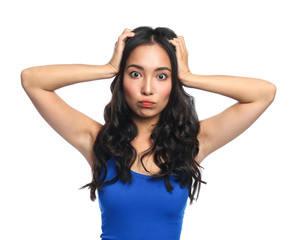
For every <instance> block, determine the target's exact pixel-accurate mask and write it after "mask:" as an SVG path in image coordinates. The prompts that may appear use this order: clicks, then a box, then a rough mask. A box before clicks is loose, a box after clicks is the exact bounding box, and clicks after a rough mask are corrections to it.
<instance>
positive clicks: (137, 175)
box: [130, 169, 153, 178]
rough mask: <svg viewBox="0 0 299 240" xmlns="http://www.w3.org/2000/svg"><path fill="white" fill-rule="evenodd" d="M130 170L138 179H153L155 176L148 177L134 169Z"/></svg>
mask: <svg viewBox="0 0 299 240" xmlns="http://www.w3.org/2000/svg"><path fill="white" fill-rule="evenodd" d="M130 170H131V173H132V174H133V175H134V176H136V177H141V178H151V177H152V176H153V175H146V174H142V173H138V172H135V171H133V170H132V169H130Z"/></svg>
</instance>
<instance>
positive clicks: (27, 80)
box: [21, 68, 33, 89]
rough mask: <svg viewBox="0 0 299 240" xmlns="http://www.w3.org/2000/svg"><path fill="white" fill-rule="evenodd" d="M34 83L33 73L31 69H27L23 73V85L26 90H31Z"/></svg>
mask: <svg viewBox="0 0 299 240" xmlns="http://www.w3.org/2000/svg"><path fill="white" fill-rule="evenodd" d="M32 82H33V73H32V69H31V68H26V69H24V70H23V71H22V72H21V84H22V87H23V88H24V89H26V88H29V87H30V86H31V85H32Z"/></svg>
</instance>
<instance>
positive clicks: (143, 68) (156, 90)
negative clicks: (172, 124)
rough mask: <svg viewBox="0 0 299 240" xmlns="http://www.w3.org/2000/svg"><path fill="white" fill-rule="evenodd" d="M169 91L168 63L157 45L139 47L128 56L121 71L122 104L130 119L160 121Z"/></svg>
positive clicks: (164, 54) (166, 55)
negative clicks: (126, 109)
mask: <svg viewBox="0 0 299 240" xmlns="http://www.w3.org/2000/svg"><path fill="white" fill-rule="evenodd" d="M171 87H172V80H171V63H170V59H169V56H168V54H167V53H166V51H165V50H164V49H163V48H162V47H160V46H159V45H158V44H155V45H140V46H138V47H136V48H135V49H134V50H133V51H132V52H131V54H130V56H129V58H128V60H127V62H126V66H125V69H124V77H123V88H124V97H125V100H126V102H127V104H128V106H129V107H130V109H131V110H132V112H133V114H134V115H133V116H132V117H133V118H136V117H137V118H140V117H141V118H153V119H157V120H158V119H159V116H160V113H161V111H162V110H163V109H164V108H165V107H166V105H167V103H168V100H169V96H170V92H171Z"/></svg>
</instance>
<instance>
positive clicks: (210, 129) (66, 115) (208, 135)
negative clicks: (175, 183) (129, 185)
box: [21, 29, 276, 174]
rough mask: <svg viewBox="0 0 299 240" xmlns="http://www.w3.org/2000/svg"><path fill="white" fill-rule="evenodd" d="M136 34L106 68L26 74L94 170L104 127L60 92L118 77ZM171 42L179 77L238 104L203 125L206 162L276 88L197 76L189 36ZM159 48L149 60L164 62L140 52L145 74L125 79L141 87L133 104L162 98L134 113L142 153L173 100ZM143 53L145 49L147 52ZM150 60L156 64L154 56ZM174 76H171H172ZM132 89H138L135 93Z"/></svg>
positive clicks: (33, 94) (41, 103) (31, 91)
mask: <svg viewBox="0 0 299 240" xmlns="http://www.w3.org/2000/svg"><path fill="white" fill-rule="evenodd" d="M131 31H132V30H130V29H125V30H124V32H123V33H122V34H121V35H120V36H119V38H118V41H117V43H116V44H115V51H114V54H113V57H112V59H111V60H110V61H109V63H107V64H106V65H102V66H96V65H83V64H73V65H72V64H69V65H50V66H39V67H32V68H28V69H24V70H23V71H22V73H21V79H22V85H23V87H24V89H25V91H26V93H27V94H28V96H29V97H30V99H31V101H32V102H33V104H34V106H35V107H36V108H37V110H38V111H39V112H40V114H41V115H42V117H43V118H44V119H45V120H46V121H47V122H48V123H49V124H50V126H51V127H52V128H53V129H54V130H55V131H57V132H58V133H59V134H60V135H61V136H62V137H63V138H64V139H65V140H66V141H68V142H69V143H70V144H71V145H73V146H74V147H75V148H76V149H77V150H78V151H80V152H81V153H82V154H83V156H84V157H85V158H86V160H87V162H88V163H89V165H90V166H92V162H93V158H92V148H93V143H94V141H95V138H96V136H97V133H98V132H99V130H100V129H101V127H102V125H101V124H100V123H98V122H97V121H95V120H93V119H91V118H89V117H88V116H86V115H84V114H83V113H81V112H79V111H77V110H76V109H74V108H72V107H71V106H69V105H68V104H67V103H65V102H64V101H63V100H62V99H61V98H60V97H59V96H58V95H57V94H56V93H55V90H56V89H58V88H61V87H63V86H67V85H71V84H75V83H79V82H86V81H93V80H98V79H107V78H111V77H113V76H115V74H116V73H117V72H118V69H119V63H120V59H121V57H122V51H123V48H124V41H125V40H126V38H128V37H133V36H134V33H132V32H131ZM170 43H172V44H173V45H174V46H175V48H176V54H177V58H178V66H179V79H180V80H181V81H182V83H183V84H184V85H185V86H186V87H191V88H197V89H200V90H204V91H209V92H212V93H218V94H221V95H223V96H227V97H230V98H233V99H235V100H237V103H236V104H234V105H233V106H231V107H229V108H227V109H226V110H224V111H223V112H221V113H219V114H217V115H215V116H212V117H210V118H208V119H205V120H202V121H201V123H200V124H201V131H200V132H199V134H198V140H199V142H200V149H201V151H200V152H199V154H198V156H197V157H196V161H197V162H198V163H201V162H202V161H203V159H204V158H205V157H207V156H208V155H209V154H210V153H212V152H214V151H215V150H217V149H219V148H220V147H222V146H223V145H225V144H226V143H228V142H230V141H231V140H233V139H234V138H236V137H237V136H238V135H240V134H241V133H242V132H244V131H245V130H246V129H247V128H248V127H250V126H251V124H252V123H253V122H254V121H255V120H256V119H257V118H258V117H259V116H260V115H261V114H262V113H263V112H264V111H265V110H266V109H267V107H268V106H269V105H270V104H271V103H272V101H273V100H274V97H275V93H276V87H275V85H273V84H272V83H270V82H267V81H265V80H262V79H256V78H247V77H233V76H213V75H210V76H203V75H197V74H193V73H191V71H190V69H189V67H188V52H187V49H186V45H185V42H184V38H183V37H181V36H180V37H177V38H175V39H173V40H170ZM154 46H155V45H153V46H152V48H151V49H147V50H148V51H149V52H148V55H147V56H150V54H152V57H153V59H154V58H155V59H157V58H159V59H160V60H161V61H160V62H159V61H158V62H155V63H153V64H151V65H148V64H147V62H146V60H147V59H146V58H143V59H142V58H141V57H142V55H140V54H139V55H140V56H138V51H137V50H136V52H135V53H136V54H135V55H136V56H135V59H134V58H132V59H134V61H133V63H134V64H135V65H138V66H141V67H142V68H143V70H141V69H140V68H136V67H135V68H134V67H130V68H129V69H128V70H130V71H127V70H126V71H127V72H126V74H128V75H126V77H127V78H126V77H125V78H124V84H125V81H126V80H127V81H128V82H129V81H138V84H137V85H134V86H135V88H134V89H133V90H132V88H128V89H127V92H125V94H127V95H126V96H127V99H128V100H132V104H134V101H135V100H134V96H135V97H137V96H142V97H146V98H148V99H150V100H152V101H153V102H155V103H156V102H158V100H159V104H160V103H161V104H160V105H159V104H157V106H155V107H153V106H151V107H153V108H152V109H150V108H149V107H148V105H147V104H146V103H144V104H143V108H142V107H140V105H138V104H135V107H136V111H134V112H135V116H133V120H134V122H135V123H136V126H137V128H138V135H137V137H136V138H135V139H134V140H133V142H132V145H133V147H134V148H135V149H136V151H137V153H139V154H140V153H142V152H143V151H145V150H146V149H148V148H149V147H150V146H151V141H150V138H149V136H150V132H151V129H152V125H153V124H154V123H155V122H156V121H157V119H158V117H159V111H161V109H163V104H164V103H165V101H166V100H167V89H168V88H167V87H165V88H163V90H164V92H162V93H161V92H159V91H158V89H161V86H163V85H159V84H162V83H161V82H159V81H161V80H159V78H163V74H168V75H169V71H167V70H163V71H155V69H156V68H158V67H170V66H169V65H168V63H169V59H167V57H165V55H163V51H164V50H163V49H159V48H157V47H156V48H155V49H154V48H153V47H154ZM141 50H142V51H145V49H141ZM132 56H133V54H132ZM133 57H134V56H133ZM130 58H131V56H130ZM130 58H129V59H128V61H127V66H128V65H130V64H133V63H132V62H130V61H131V60H132V59H130ZM148 59H149V60H150V58H148ZM144 60H145V61H144ZM132 71H136V72H138V73H139V74H138V73H136V74H135V73H134V74H133V76H134V78H133V79H132V78H131V79H129V76H130V75H129V74H130V73H131V72H132ZM159 74H160V75H159ZM161 74H162V75H161ZM135 77H136V78H135ZM168 77H170V78H171V76H168ZM164 83H165V82H164ZM164 83H163V84H164ZM128 86H130V84H128ZM136 86H138V87H136ZM168 87H169V86H168ZM129 90H132V91H131V92H129ZM157 91H158V92H157ZM127 99H126V100H127ZM135 103H136V102H135ZM158 105H159V106H158ZM138 107H139V108H138ZM145 166H146V168H147V169H148V170H149V171H150V173H156V172H158V171H159V169H158V167H157V166H156V165H155V164H154V163H153V159H152V157H150V158H148V159H147V160H145ZM132 170H133V171H136V172H139V173H142V174H148V173H147V172H145V170H144V169H143V167H142V166H141V165H140V163H139V162H138V161H136V162H135V163H134V165H133V166H132Z"/></svg>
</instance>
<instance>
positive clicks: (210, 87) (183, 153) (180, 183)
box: [21, 27, 276, 240]
mask: <svg viewBox="0 0 299 240" xmlns="http://www.w3.org/2000/svg"><path fill="white" fill-rule="evenodd" d="M111 77H115V78H114V81H113V82H112V84H111V91H112V99H111V101H110V103H109V104H108V105H107V106H106V108H105V112H104V116H105V124H104V125H102V124H100V123H98V122H97V121H95V120H93V119H91V118H89V117H87V116H86V115H84V114H82V113H81V112H79V111H77V110H75V109H73V108H71V107H70V106H69V105H67V104H66V103H65V102H64V101H63V100H62V99H61V98H60V97H59V96H58V95H57V94H56V93H55V90H56V89H58V88H61V87H64V86H67V85H71V84H75V83H79V82H86V81H92V80H97V79H107V78H111ZM21 78H22V85H23V87H24V89H25V91H26V93H27V94H28V96H29V97H30V99H31V100H32V102H33V104H34V105H35V107H36V108H37V110H38V111H39V112H40V114H41V115H42V116H43V118H44V119H45V120H46V121H47V122H48V123H49V124H50V125H51V126H52V127H53V128H54V129H55V130H56V131H57V132H58V133H59V134H60V135H61V136H62V137H63V138H64V139H65V140H67V141H68V142H69V143H70V144H72V145H73V146H74V147H75V148H76V149H78V150H79V151H80V152H81V153H82V154H83V156H84V157H85V158H86V160H87V162H88V163H89V165H90V167H91V169H92V173H93V179H92V182H91V183H89V184H87V185H85V186H84V187H89V188H90V189H91V190H90V193H91V199H92V200H95V199H96V195H95V191H96V190H97V193H98V197H99V204H100V208H101V212H102V235H101V238H102V239H121V240H126V239H130V240H134V239H138V240H139V239H163V240H166V239H171V240H175V239H179V238H180V234H181V228H182V222H183V216H184V211H185V207H186V202H187V200H188V197H189V198H190V203H192V201H193V200H194V199H197V197H198V192H199V189H200V184H201V182H202V180H201V174H200V163H201V162H202V161H203V159H204V158H205V157H207V156H208V155H209V154H210V153H212V152H213V151H215V150H217V149H218V148H220V147H222V146H223V145H225V144H226V143H228V142H229V141H231V140H232V139H234V138H235V137H237V136H238V135H240V134H241V133H242V132H244V131H245V130H246V129H247V128H248V127H249V126H250V125H251V124H252V123H253V122H254V121H255V120H256V119H257V118H258V117H259V116H260V115H261V114H262V113H263V112H264V111H265V110H266V109H267V107H268V106H269V105H270V104H271V102H272V101H273V99H274V96H275V92H276V88H275V86H274V85H273V84H272V83H269V82H267V81H264V80H261V79H254V78H245V77H232V76H203V75H196V74H194V73H191V71H190V69H189V67H188V52H187V49H186V46H185V42H184V38H183V37H181V36H179V37H177V36H176V35H175V33H174V32H173V31H172V30H170V29H167V28H156V29H152V28H150V27H139V28H136V29H134V30H133V31H132V30H130V29H125V30H124V32H123V33H122V34H121V35H120V36H119V38H118V41H117V43H116V44H115V51H114V54H113V57H112V59H111V60H110V61H109V63H107V64H106V65H102V66H93V65H51V66H40V67H32V68H28V69H25V70H23V71H22V74H21ZM183 86H186V87H190V88H196V89H200V90H204V91H209V92H212V93H218V94H221V95H223V96H227V97H230V98H233V99H235V100H237V103H236V104H234V105H233V106H231V107H229V108H228V109H226V110H225V111H223V112H221V113H219V114H218V115H216V116H212V117H210V118H208V119H205V120H202V121H199V120H198V118H197V115H196V111H195V107H194V103H193V98H192V97H191V96H190V95H188V94H187V93H186V92H185V91H184V89H183ZM196 192H197V196H196V197H195V194H196Z"/></svg>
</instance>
